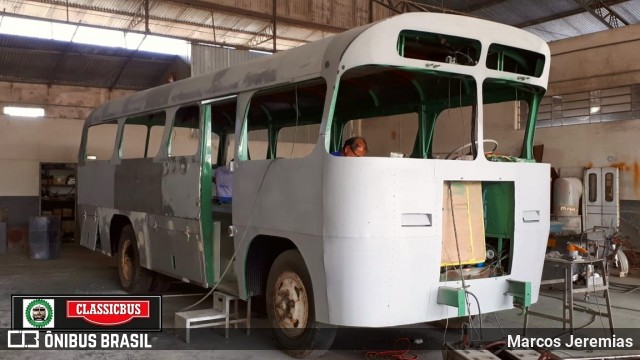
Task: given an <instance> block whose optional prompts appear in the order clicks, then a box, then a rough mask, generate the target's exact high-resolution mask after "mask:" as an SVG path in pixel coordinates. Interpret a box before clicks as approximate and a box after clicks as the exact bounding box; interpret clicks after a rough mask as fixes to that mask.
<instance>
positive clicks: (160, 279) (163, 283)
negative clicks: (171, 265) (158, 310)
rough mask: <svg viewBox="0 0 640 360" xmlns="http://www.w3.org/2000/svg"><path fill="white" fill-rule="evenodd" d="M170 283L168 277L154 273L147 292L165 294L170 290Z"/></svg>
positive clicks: (170, 280)
mask: <svg viewBox="0 0 640 360" xmlns="http://www.w3.org/2000/svg"><path fill="white" fill-rule="evenodd" d="M171 282H172V279H171V278H170V277H168V276H165V275H162V274H160V273H157V272H154V273H153V280H151V285H150V286H149V291H151V292H152V293H159V294H162V293H165V292H167V291H169V289H170V288H171Z"/></svg>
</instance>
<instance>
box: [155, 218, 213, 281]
mask: <svg viewBox="0 0 640 360" xmlns="http://www.w3.org/2000/svg"><path fill="white" fill-rule="evenodd" d="M148 220H149V221H148V224H149V241H148V242H147V249H146V250H147V251H148V253H149V255H150V256H149V257H148V260H149V267H150V268H152V269H154V270H156V271H158V272H161V273H163V274H166V275H171V276H173V277H176V278H178V279H183V280H184V279H188V280H190V281H192V282H196V283H199V284H202V285H205V284H206V278H205V269H204V254H203V246H202V236H201V234H200V224H199V222H198V220H187V219H177V218H171V217H166V216H159V215H148Z"/></svg>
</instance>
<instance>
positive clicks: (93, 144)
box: [85, 120, 118, 160]
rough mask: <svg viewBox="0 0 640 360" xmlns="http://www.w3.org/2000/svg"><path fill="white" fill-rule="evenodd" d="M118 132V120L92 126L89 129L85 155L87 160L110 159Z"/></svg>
mask: <svg viewBox="0 0 640 360" xmlns="http://www.w3.org/2000/svg"><path fill="white" fill-rule="evenodd" d="M117 132H118V122H117V121H116V120H113V121H109V122H106V123H102V124H97V125H93V126H90V127H89V128H88V129H87V142H86V146H85V155H86V159H87V160H109V159H111V155H112V154H113V146H114V144H115V141H116V134H117Z"/></svg>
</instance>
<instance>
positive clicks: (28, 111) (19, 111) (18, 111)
mask: <svg viewBox="0 0 640 360" xmlns="http://www.w3.org/2000/svg"><path fill="white" fill-rule="evenodd" d="M4 114H5V115H11V116H24V117H43V116H44V109H43V108H33V107H28V108H27V107H18V106H5V107H4Z"/></svg>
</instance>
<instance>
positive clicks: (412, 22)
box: [78, 13, 550, 357]
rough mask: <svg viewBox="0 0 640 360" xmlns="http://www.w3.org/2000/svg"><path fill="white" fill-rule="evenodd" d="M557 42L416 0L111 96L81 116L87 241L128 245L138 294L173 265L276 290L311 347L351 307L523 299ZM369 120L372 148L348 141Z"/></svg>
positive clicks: (272, 299)
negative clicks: (226, 199) (354, 151)
mask: <svg viewBox="0 0 640 360" xmlns="http://www.w3.org/2000/svg"><path fill="white" fill-rule="evenodd" d="M549 61H550V52H549V48H548V45H547V44H546V43H545V42H544V41H543V40H542V39H540V38H538V37H536V36H535V35H533V34H531V33H528V32H526V31H523V30H520V29H516V28H513V27H510V26H507V25H504V24H498V23H493V22H489V21H485V20H480V19H476V18H470V17H464V16H458V15H447V14H436V13H407V14H402V15H398V16H395V17H392V18H388V19H385V20H382V21H378V22H375V23H371V24H368V25H365V26H362V27H358V28H355V29H351V30H348V31H345V32H344V33H341V34H338V35H335V36H332V37H329V38H326V39H322V40H319V41H317V42H313V43H310V44H306V45H304V46H300V47H298V48H294V49H290V50H287V51H283V52H278V53H275V54H273V55H270V56H265V57H262V58H259V59H254V60H252V61H249V62H246V63H242V64H239V65H236V66H232V67H228V68H225V69H222V70H218V71H215V72H212V73H208V74H204V75H201V76H196V77H192V78H188V79H184V80H180V81H176V82H173V83H170V84H165V85H162V86H158V87H155V88H151V89H148V90H144V91H140V92H137V93H135V94H131V95H128V96H125V97H122V98H118V99H115V100H111V101H108V102H107V103H105V104H103V105H101V106H100V107H98V108H96V109H95V110H94V111H93V112H92V113H91V114H90V115H89V116H88V118H87V119H86V122H85V124H84V127H83V133H82V141H81V146H80V150H79V158H78V163H79V167H78V209H79V214H80V216H81V218H82V220H81V235H82V236H81V244H82V245H83V246H85V247H88V248H90V249H93V250H96V251H101V252H103V253H104V254H106V255H109V256H115V257H117V262H118V273H119V278H120V283H121V285H122V288H123V289H124V290H126V291H128V292H131V293H144V292H149V291H153V290H158V289H159V288H161V287H162V282H163V279H166V278H171V279H178V280H181V281H184V282H188V283H193V284H198V285H200V286H203V287H205V288H213V287H215V288H217V289H221V290H224V291H228V292H230V293H232V294H234V295H237V296H238V297H239V298H241V299H249V298H250V297H255V296H264V297H265V302H266V312H267V317H268V319H269V324H270V325H271V326H272V327H273V332H274V335H275V337H276V339H277V341H278V343H279V344H280V346H281V347H282V348H283V349H285V351H287V352H288V353H289V354H290V355H292V356H295V357H303V356H306V355H309V354H311V353H312V352H313V351H315V350H317V349H320V348H322V347H326V346H328V344H330V343H331V341H332V339H333V336H334V335H335V329H336V327H338V326H356V327H368V328H371V327H388V326H398V325H407V324H417V323H422V322H429V321H436V320H439V319H446V318H452V317H458V316H470V315H472V314H478V312H479V307H480V306H481V308H482V311H483V312H485V313H487V312H495V311H500V310H505V309H511V308H513V307H527V306H529V305H531V304H532V303H534V302H536V301H537V299H538V291H539V285H540V279H541V274H542V267H543V262H544V254H545V248H546V243H547V237H548V233H549V212H550V209H549V208H550V206H549V193H550V189H549V188H550V166H549V165H548V164H544V163H540V162H538V161H536V160H535V158H534V151H533V148H534V133H535V128H536V115H537V112H538V108H539V105H540V101H541V99H542V97H543V95H544V93H545V91H546V87H547V82H548V76H549ZM353 136H361V137H363V138H364V139H366V141H367V143H368V148H369V152H368V154H367V156H363V157H348V156H335V155H334V154H335V153H336V152H339V151H340V149H341V148H342V144H343V142H344V141H345V140H346V139H348V138H350V137H353ZM231 160H234V161H233V162H231ZM225 166H226V167H228V169H229V170H230V171H232V176H233V180H232V184H233V189H232V191H233V193H232V200H231V202H230V203H221V202H219V201H218V200H217V196H216V194H215V177H214V172H215V171H216V170H217V169H218V168H219V167H225ZM470 295H473V296H474V297H475V298H476V299H477V302H478V303H477V305H478V306H475V302H470V301H469V296H470Z"/></svg>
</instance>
